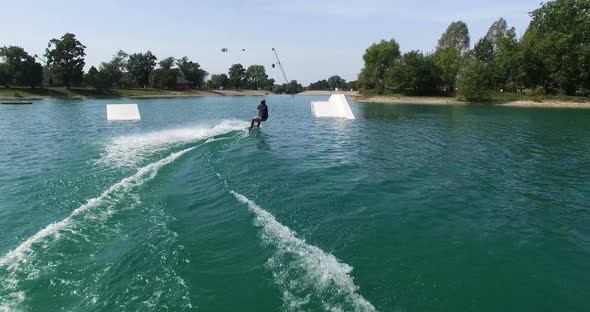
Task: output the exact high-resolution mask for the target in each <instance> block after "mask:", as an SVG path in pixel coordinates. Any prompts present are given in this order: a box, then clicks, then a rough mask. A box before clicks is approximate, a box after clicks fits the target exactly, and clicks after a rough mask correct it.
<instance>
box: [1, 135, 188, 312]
mask: <svg viewBox="0 0 590 312" xmlns="http://www.w3.org/2000/svg"><path fill="white" fill-rule="evenodd" d="M197 147H198V146H194V147H190V148H187V149H184V150H182V151H179V152H176V153H172V154H170V155H169V156H168V157H166V158H164V159H162V160H160V161H157V162H155V163H152V164H149V165H147V166H145V167H143V168H141V169H139V170H138V171H137V173H135V174H133V175H131V176H129V177H127V178H124V179H122V180H121V181H119V182H117V183H116V184H114V185H113V186H111V187H109V188H108V189H107V190H106V191H104V192H103V193H102V194H100V195H99V196H98V197H95V198H92V199H90V200H88V201H87V202H86V203H85V204H84V205H82V206H80V207H78V208H76V209H75V210H74V211H72V213H71V214H70V215H69V216H68V217H66V218H65V219H63V220H61V221H59V222H55V223H52V224H49V225H48V226H46V227H45V228H44V229H42V230H40V231H39V232H37V233H36V234H34V235H33V236H31V237H30V238H28V239H27V240H26V241H24V242H22V243H21V244H20V245H19V246H17V247H16V248H15V249H13V250H11V251H9V252H8V253H6V254H5V255H4V256H2V257H1V258H0V268H2V269H4V270H6V272H7V273H8V276H6V278H5V279H4V281H3V285H1V286H0V294H2V297H4V295H6V296H7V297H10V298H11V299H12V300H10V301H8V298H7V297H4V298H2V300H0V311H13V310H14V309H12V308H14V307H15V306H17V305H18V304H19V303H20V302H22V301H23V300H24V292H18V291H17V286H18V283H19V281H18V279H17V277H16V275H17V273H19V267H20V266H21V265H26V264H27V262H28V259H30V257H32V256H34V254H35V247H37V246H39V247H41V249H43V248H45V247H46V246H44V241H46V240H47V239H50V238H53V239H54V240H58V239H59V236H60V234H61V233H62V232H63V233H65V232H70V231H69V227H70V226H71V225H72V224H73V223H74V221H75V220H76V218H80V217H81V216H82V215H83V214H84V213H85V212H88V211H89V210H91V209H93V208H96V207H99V206H100V205H102V204H104V203H107V202H109V201H116V200H117V195H121V194H124V193H126V192H128V191H129V190H131V189H133V188H135V187H137V186H140V185H142V184H144V183H145V182H147V181H149V180H151V179H153V178H154V177H155V176H156V175H157V173H158V170H159V169H160V168H162V167H163V166H165V165H167V164H170V163H171V162H173V161H174V160H176V159H177V158H179V157H180V156H182V155H184V154H186V153H188V152H190V151H192V150H194V149H195V148H197ZM41 251H42V250H41ZM4 301H8V302H4Z"/></svg>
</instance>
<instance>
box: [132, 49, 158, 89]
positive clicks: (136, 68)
mask: <svg viewBox="0 0 590 312" xmlns="http://www.w3.org/2000/svg"><path fill="white" fill-rule="evenodd" d="M156 60H157V58H156V56H155V55H153V54H152V52H150V51H147V52H146V53H134V54H131V55H129V60H128V61H127V70H128V71H129V74H130V75H131V77H132V78H133V80H135V82H136V83H137V85H138V86H142V87H144V88H145V86H147V85H148V84H149V83H150V74H151V73H152V71H153V70H154V68H155V67H156Z"/></svg>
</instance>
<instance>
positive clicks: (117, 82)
mask: <svg viewBox="0 0 590 312" xmlns="http://www.w3.org/2000/svg"><path fill="white" fill-rule="evenodd" d="M85 50H86V46H84V45H83V44H82V43H81V42H80V41H79V40H78V39H77V38H76V36H75V35H74V34H71V33H66V34H65V35H63V36H62V37H61V38H60V39H52V40H50V41H49V45H48V48H47V49H46V50H45V54H44V57H45V59H43V58H41V57H39V56H37V55H35V56H31V55H30V54H29V53H27V52H26V51H25V50H24V49H23V48H21V47H17V46H8V47H2V48H0V60H1V62H0V84H2V85H4V86H6V87H9V86H30V87H32V88H35V87H37V86H40V85H45V86H56V85H57V86H59V85H65V86H66V87H67V88H68V89H69V88H70V87H71V86H92V87H94V88H95V89H97V90H106V89H111V88H130V87H148V86H153V87H157V88H162V89H175V88H177V84H178V83H179V82H183V83H184V85H189V86H190V87H192V88H200V87H203V86H204V85H205V79H206V77H207V75H208V73H207V72H206V71H205V70H203V69H202V68H201V66H200V65H199V64H198V63H195V62H193V61H190V60H189V59H188V58H187V57H182V58H178V59H176V58H173V57H167V58H164V59H162V60H161V61H160V62H157V60H158V59H157V57H156V56H155V55H153V54H152V53H151V52H150V51H147V52H145V53H133V54H127V53H126V52H124V51H119V52H117V53H116V54H115V55H114V56H113V58H112V59H111V60H110V61H107V62H102V63H101V64H100V65H99V66H98V68H97V67H95V66H92V67H90V69H89V70H88V72H87V73H85V72H84V66H85V65H86V63H85V60H84V57H85V56H86V52H85ZM36 59H39V60H40V61H42V62H44V63H45V65H44V66H43V65H41V64H40V63H38V62H37V61H36ZM157 65H158V67H157V68H156V66H157Z"/></svg>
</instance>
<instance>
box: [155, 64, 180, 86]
mask: <svg viewBox="0 0 590 312" xmlns="http://www.w3.org/2000/svg"><path fill="white" fill-rule="evenodd" d="M174 61H175V59H174V58H173V57H168V58H165V59H163V60H161V61H160V68H158V69H156V70H155V71H154V85H155V86H156V87H158V88H161V89H174V88H175V87H176V82H177V79H178V74H179V70H178V68H172V66H174Z"/></svg>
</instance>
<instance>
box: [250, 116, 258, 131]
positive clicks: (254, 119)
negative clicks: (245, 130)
mask: <svg viewBox="0 0 590 312" xmlns="http://www.w3.org/2000/svg"><path fill="white" fill-rule="evenodd" d="M255 122H258V125H260V117H254V118H252V122H251V123H250V128H249V129H250V130H252V128H254V123H255Z"/></svg>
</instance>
